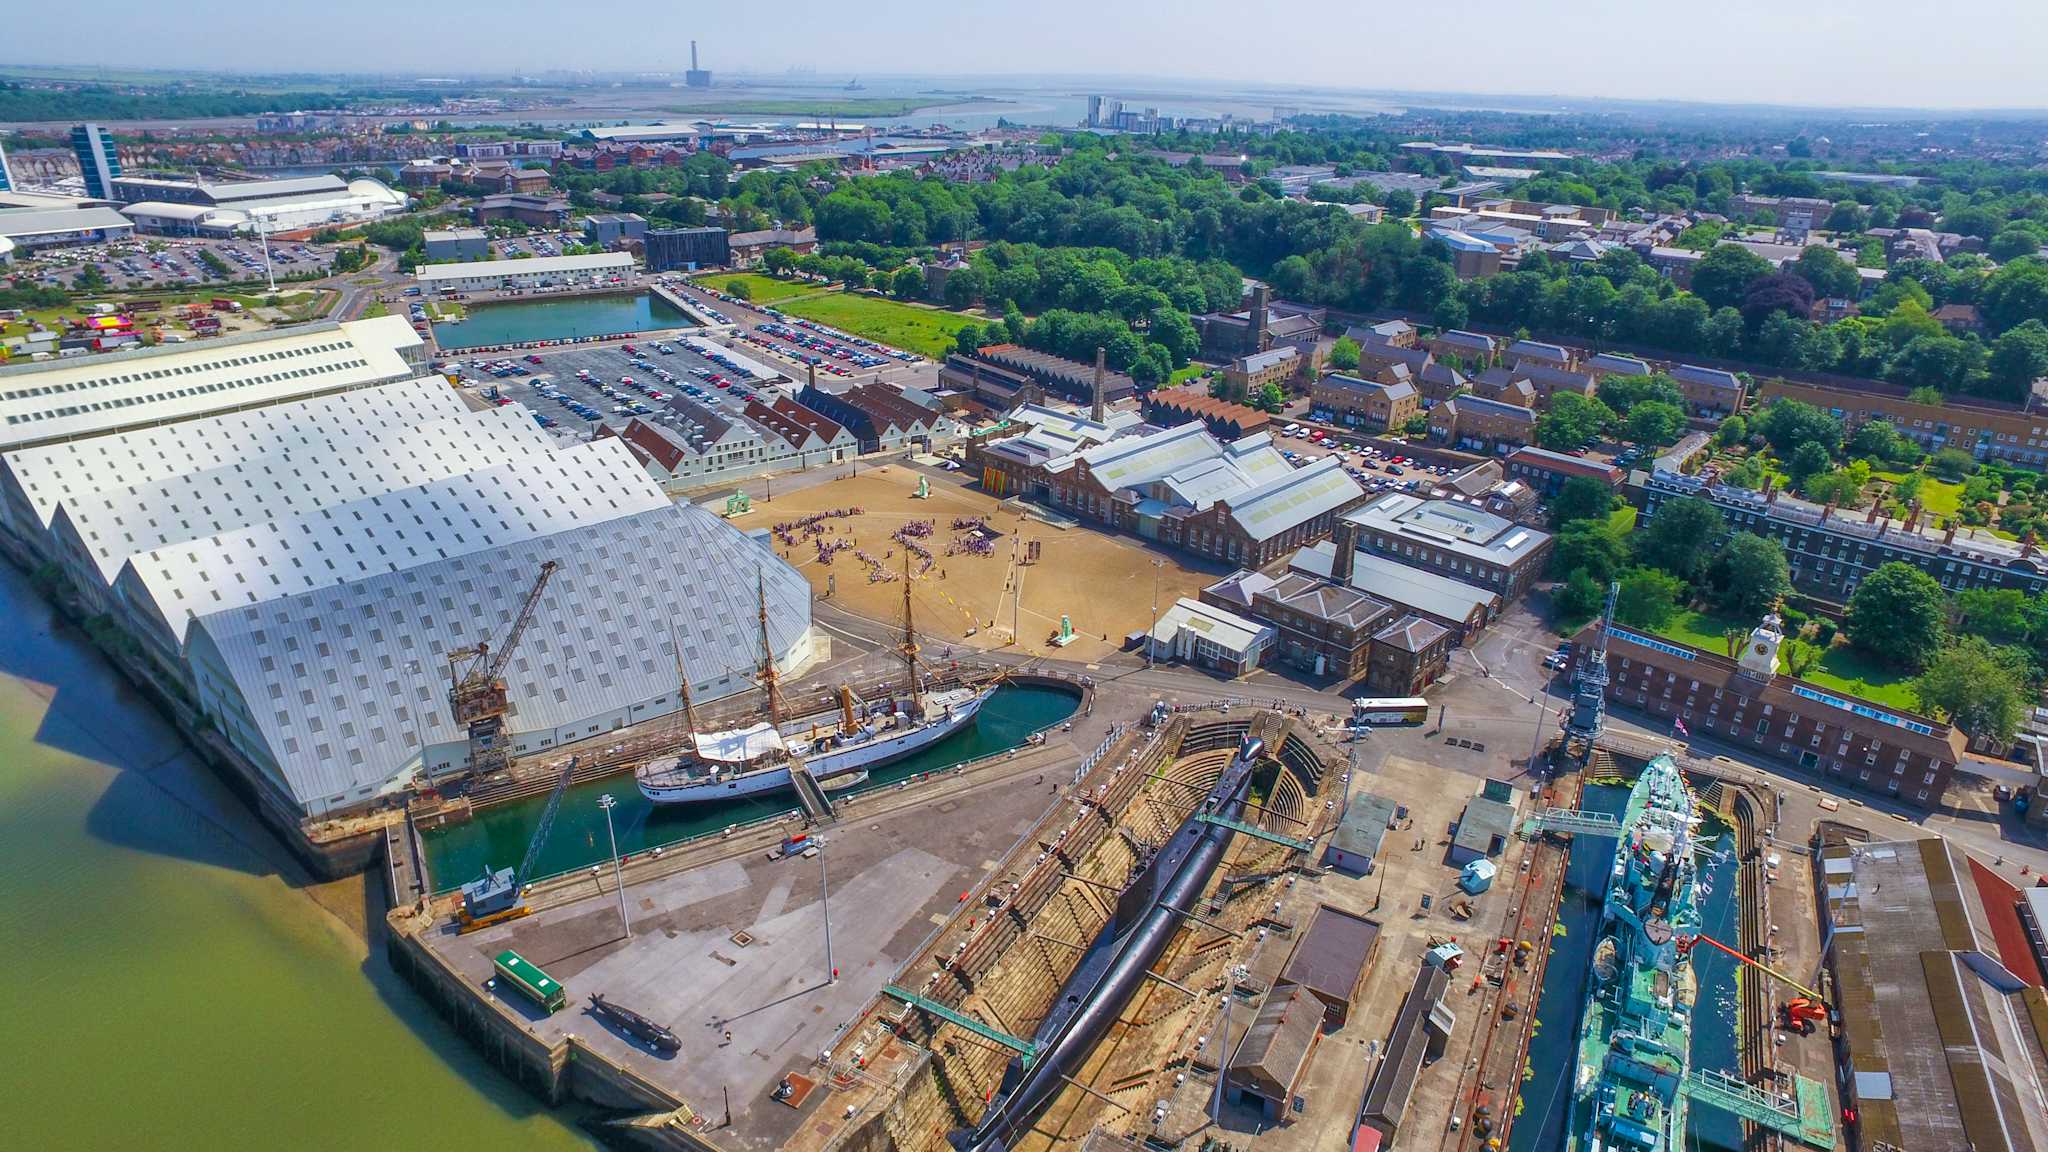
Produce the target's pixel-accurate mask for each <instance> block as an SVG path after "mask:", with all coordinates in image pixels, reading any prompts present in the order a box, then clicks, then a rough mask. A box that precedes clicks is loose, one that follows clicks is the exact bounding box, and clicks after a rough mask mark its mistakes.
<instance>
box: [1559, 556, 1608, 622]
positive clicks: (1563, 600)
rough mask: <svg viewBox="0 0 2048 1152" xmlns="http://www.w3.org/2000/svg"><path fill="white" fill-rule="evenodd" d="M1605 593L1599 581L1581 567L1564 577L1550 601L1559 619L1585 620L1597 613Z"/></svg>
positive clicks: (1605, 596)
mask: <svg viewBox="0 0 2048 1152" xmlns="http://www.w3.org/2000/svg"><path fill="white" fill-rule="evenodd" d="M1606 598H1607V594H1606V592H1605V591H1604V590H1603V589H1602V588H1601V585H1600V582H1599V581H1598V580H1595V579H1593V577H1592V575H1591V574H1590V573H1588V572H1587V571H1586V570H1585V569H1583V568H1581V569H1579V570H1577V571H1575V572H1573V573H1572V574H1571V575H1570V576H1569V577H1567V578H1566V580H1565V582H1564V584H1563V585H1561V586H1560V587H1559V588H1558V590H1557V594H1556V595H1555V596H1554V597H1553V598H1552V600H1551V603H1552V605H1553V606H1554V607H1556V609H1557V617H1558V619H1559V620H1570V621H1576V620H1586V619H1590V618H1591V617H1593V616H1594V615H1596V614H1598V613H1599V611H1600V608H1601V605H1602V604H1604V603H1605V602H1606Z"/></svg>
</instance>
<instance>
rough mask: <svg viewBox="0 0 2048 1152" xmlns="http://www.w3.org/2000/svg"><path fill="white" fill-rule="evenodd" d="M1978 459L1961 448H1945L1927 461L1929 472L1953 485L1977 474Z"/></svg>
mask: <svg viewBox="0 0 2048 1152" xmlns="http://www.w3.org/2000/svg"><path fill="white" fill-rule="evenodd" d="M1978 467H1979V465H1978V464H1977V459H1976V457H1974V456H1972V455H1970V454H1969V453H1968V452H1965V451H1963V450H1962V449H1961V448H1943V449H1942V450H1941V451H1939V452H1936V453H1935V454H1934V455H1933V456H1931V457H1929V458H1928V460H1927V470H1928V471H1929V472H1932V473H1934V474H1935V475H1936V476H1939V477H1941V478H1942V479H1943V480H1946V481H1948V482H1949V483H1951V484H1955V483H1959V482H1961V481H1962V479H1963V478H1964V477H1966V476H1974V475H1976V473H1977V468H1978Z"/></svg>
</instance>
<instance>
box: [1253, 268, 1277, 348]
mask: <svg viewBox="0 0 2048 1152" xmlns="http://www.w3.org/2000/svg"><path fill="white" fill-rule="evenodd" d="M1272 295H1273V290H1272V289H1271V288H1268V287H1266V286H1265V285H1264V284H1254V285H1252V314H1251V332H1250V333H1249V335H1250V336H1251V345H1252V346H1251V347H1250V348H1249V349H1247V350H1246V351H1247V353H1251V352H1264V351H1265V350H1266V303H1267V301H1268V300H1269V299H1271V297H1272Z"/></svg>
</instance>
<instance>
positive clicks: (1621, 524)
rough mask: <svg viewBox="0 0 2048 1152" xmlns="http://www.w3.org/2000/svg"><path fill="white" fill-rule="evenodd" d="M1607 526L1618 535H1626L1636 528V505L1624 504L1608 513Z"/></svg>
mask: <svg viewBox="0 0 2048 1152" xmlns="http://www.w3.org/2000/svg"><path fill="white" fill-rule="evenodd" d="M1607 526H1608V527H1609V528H1612V529H1613V530H1614V534H1615V535H1616V536H1626V535H1628V534H1629V533H1631V532H1633V531H1635V530H1636V506H1635V505H1633V504H1623V505H1622V506H1621V507H1619V508H1616V509H1615V510H1614V511H1612V512H1609V513H1608V514H1607Z"/></svg>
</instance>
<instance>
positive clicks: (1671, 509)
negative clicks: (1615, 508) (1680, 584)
mask: <svg viewBox="0 0 2048 1152" xmlns="http://www.w3.org/2000/svg"><path fill="white" fill-rule="evenodd" d="M1727 534H1728V526H1727V522H1726V521H1724V520H1722V519H1721V513H1720V511H1719V510H1717V509H1716V508H1715V507H1714V506H1713V505H1712V504H1709V503H1707V502H1706V501H1705V500H1702V499H1700V498H1699V497H1697V496H1681V497H1679V498H1678V499H1676V500H1666V501H1664V502H1663V503H1662V504H1660V505H1658V506H1657V512H1656V515H1654V516H1651V517H1650V518H1649V520H1648V521H1647V522H1644V523H1641V524H1638V525H1637V526H1636V530H1635V534H1634V535H1633V536H1631V537H1630V540H1631V541H1632V542H1633V544H1634V550H1635V556H1636V560H1637V561H1638V562H1640V563H1643V564H1648V565H1652V566H1654V567H1657V568H1662V569H1664V570H1665V571H1666V572H1669V573H1671V574H1673V575H1675V576H1677V577H1678V578H1679V579H1681V580H1684V581H1685V582H1687V583H1689V584H1698V583H1699V582H1700V581H1701V579H1702V578H1703V577H1705V575H1706V572H1707V564H1708V562H1709V561H1711V560H1712V559H1713V557H1714V553H1715V552H1717V551H1719V549H1720V546H1721V540H1722V539H1723V538H1724V537H1725V536H1727Z"/></svg>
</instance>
